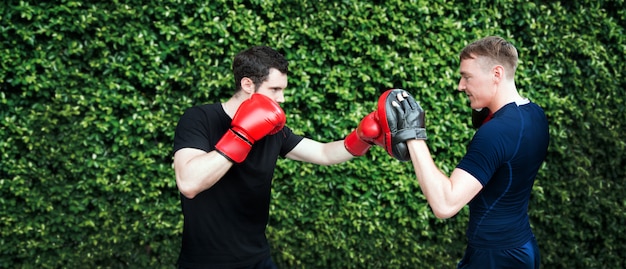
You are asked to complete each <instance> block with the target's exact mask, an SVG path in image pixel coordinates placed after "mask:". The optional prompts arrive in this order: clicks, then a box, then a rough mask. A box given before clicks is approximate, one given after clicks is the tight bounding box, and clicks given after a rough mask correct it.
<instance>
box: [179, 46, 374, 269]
mask: <svg viewBox="0 0 626 269" xmlns="http://www.w3.org/2000/svg"><path fill="white" fill-rule="evenodd" d="M233 73H234V78H235V81H234V82H235V93H234V95H233V96H232V97H231V98H230V99H228V100H227V101H226V102H224V103H215V104H207V105H200V106H196V107H192V108H189V109H188V110H186V111H185V113H184V114H183V116H182V117H181V118H180V120H179V122H178V125H177V127H176V132H175V137H174V170H175V173H176V184H177V186H178V189H179V191H180V193H181V195H180V199H181V205H182V211H183V216H184V226H183V238H182V247H181V251H180V256H179V259H178V266H179V268H276V265H275V264H274V262H273V261H272V259H271V256H270V247H269V244H268V242H267V239H266V237H265V228H266V225H267V221H268V218H269V204H270V189H271V183H272V176H273V174H274V169H275V167H276V161H277V159H278V157H279V156H282V157H286V158H289V159H292V160H297V161H304V162H310V163H315V164H319V165H331V164H337V163H341V162H345V161H348V160H350V159H351V158H352V157H354V156H361V155H363V154H365V153H366V152H367V151H368V149H369V148H370V147H371V145H373V144H374V143H375V141H376V139H377V137H379V136H380V127H379V125H378V123H377V122H376V120H375V119H374V117H372V115H373V114H370V115H368V116H366V117H365V118H364V119H363V120H362V121H361V123H360V124H359V126H358V128H357V129H356V130H355V131H353V132H352V133H350V134H349V135H348V136H347V137H346V139H345V140H340V141H334V142H328V143H321V142H317V141H314V140H311V139H308V138H305V137H302V136H299V135H296V134H294V133H293V132H292V131H291V129H290V128H288V127H286V126H285V121H286V117H285V113H284V112H283V110H282V109H281V107H280V105H279V104H280V103H282V102H284V100H285V99H284V90H285V88H287V74H288V62H287V60H286V59H285V58H284V57H283V56H282V55H281V54H280V53H278V52H277V51H276V50H274V49H272V48H269V47H266V46H257V47H252V48H250V49H247V50H245V51H242V52H240V53H239V54H237V55H236V56H235V59H234V61H233Z"/></svg>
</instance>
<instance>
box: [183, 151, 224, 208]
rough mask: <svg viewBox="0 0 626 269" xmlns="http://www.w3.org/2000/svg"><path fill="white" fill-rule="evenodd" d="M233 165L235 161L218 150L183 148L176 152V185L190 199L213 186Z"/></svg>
mask: <svg viewBox="0 0 626 269" xmlns="http://www.w3.org/2000/svg"><path fill="white" fill-rule="evenodd" d="M231 166H233V163H232V162H230V161H229V160H228V159H226V158H225V157H224V156H222V155H221V154H219V153H218V152H217V151H211V152H209V153H207V152H205V151H203V150H199V149H194V148H183V149H180V150H178V151H176V153H175V154H174V171H175V173H176V185H177V186H178V190H179V191H180V193H182V194H183V195H184V196H185V197H187V198H189V199H192V198H194V197H195V196H196V195H197V194H198V193H200V192H202V191H204V190H206V189H208V188H210V187H212V186H213V185H214V184H215V183H216V182H217V181H219V180H220V179H221V178H222V176H224V174H226V172H227V171H228V170H229V169H230V167H231Z"/></svg>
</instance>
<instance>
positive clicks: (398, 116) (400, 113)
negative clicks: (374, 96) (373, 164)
mask: <svg viewBox="0 0 626 269" xmlns="http://www.w3.org/2000/svg"><path fill="white" fill-rule="evenodd" d="M377 113H378V119H379V123H380V125H381V129H382V132H383V141H382V142H383V145H381V146H383V147H384V148H385V150H386V151H387V153H389V155H391V156H392V157H394V158H396V159H398V160H400V161H408V160H410V159H411V156H410V154H409V150H408V148H407V146H406V141H407V140H411V139H424V140H425V139H427V135H426V128H425V122H424V116H425V115H424V114H425V112H424V109H422V107H421V106H420V105H419V104H418V103H417V102H416V101H415V99H414V98H413V96H411V94H409V93H408V92H407V91H405V90H403V89H391V90H387V91H386V92H384V93H383V94H382V95H381V96H380V97H379V98H378V109H377Z"/></svg>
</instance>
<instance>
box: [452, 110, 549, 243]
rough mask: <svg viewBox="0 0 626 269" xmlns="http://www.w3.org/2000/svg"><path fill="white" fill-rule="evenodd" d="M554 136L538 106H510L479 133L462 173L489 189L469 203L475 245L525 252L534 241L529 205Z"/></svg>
mask: <svg viewBox="0 0 626 269" xmlns="http://www.w3.org/2000/svg"><path fill="white" fill-rule="evenodd" d="M549 140H550V135H549V133H548V121H547V118H546V116H545V114H544V112H543V110H542V109H541V108H540V107H539V106H537V105H536V104H534V103H532V102H528V101H527V100H526V101H525V102H521V103H509V104H507V105H505V106H504V107H502V108H501V109H499V110H498V111H496V112H495V113H494V115H493V118H492V119H491V120H490V121H488V122H487V123H485V124H484V125H483V126H481V127H480V129H478V131H477V132H476V134H474V137H473V138H472V141H471V142H470V144H469V147H468V151H467V154H466V155H465V156H464V157H463V159H462V160H461V162H460V163H459V164H458V165H457V168H460V169H463V170H465V171H466V172H468V173H470V174H471V175H472V176H474V177H475V178H476V179H478V181H480V183H481V184H482V185H483V189H482V190H481V191H480V192H479V193H478V195H476V197H474V198H473V199H472V201H471V202H470V203H469V208H470V221H469V225H468V228H467V238H468V240H469V245H470V246H472V247H475V248H483V249H508V248H514V247H519V246H521V245H523V244H524V243H526V242H528V240H530V239H531V238H532V237H533V233H532V230H531V228H530V222H529V219H528V202H529V200H530V192H531V190H532V187H533V184H534V181H535V177H536V175H537V172H538V171H539V168H540V167H541V164H542V163H543V161H544V159H545V157H546V154H547V149H548V143H549Z"/></svg>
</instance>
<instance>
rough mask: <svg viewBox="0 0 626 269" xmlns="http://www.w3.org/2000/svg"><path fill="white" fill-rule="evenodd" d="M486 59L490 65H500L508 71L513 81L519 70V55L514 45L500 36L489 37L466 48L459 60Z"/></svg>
mask: <svg viewBox="0 0 626 269" xmlns="http://www.w3.org/2000/svg"><path fill="white" fill-rule="evenodd" d="M479 57H480V58H485V60H487V61H488V62H489V63H492V64H499V65H502V66H503V67H504V70H505V71H507V72H506V73H507V77H508V78H509V79H513V78H514V76H515V71H516V70H517V61H518V54H517V49H516V48H515V46H513V44H511V43H510V42H508V41H506V40H505V39H504V38H502V37H499V36H488V37H485V38H482V39H479V40H476V41H474V42H472V43H470V44H469V45H467V46H465V48H463V50H462V51H461V53H460V55H459V60H461V61H463V60H465V59H476V58H479Z"/></svg>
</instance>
